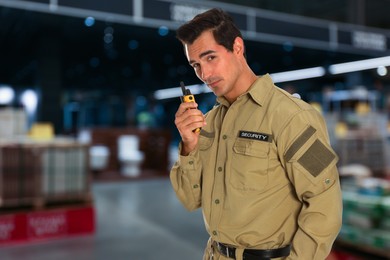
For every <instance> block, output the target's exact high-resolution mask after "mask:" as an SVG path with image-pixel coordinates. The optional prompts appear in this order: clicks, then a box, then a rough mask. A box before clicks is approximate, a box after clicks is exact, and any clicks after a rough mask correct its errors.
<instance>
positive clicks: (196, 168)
mask: <svg viewBox="0 0 390 260" xmlns="http://www.w3.org/2000/svg"><path fill="white" fill-rule="evenodd" d="M181 147H182V146H181V144H180V145H179V158H178V160H177V161H176V163H175V164H174V165H173V167H172V169H171V172H170V180H171V183H172V187H173V189H174V191H175V193H176V195H177V197H178V199H179V200H180V201H181V203H182V204H183V205H184V207H185V208H186V209H188V210H190V211H191V210H195V209H197V208H199V207H200V206H201V179H202V178H201V169H202V166H201V163H200V158H199V151H198V150H197V149H196V150H195V151H193V152H191V153H190V154H189V155H188V156H182V155H180V151H181Z"/></svg>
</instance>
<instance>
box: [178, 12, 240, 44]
mask: <svg viewBox="0 0 390 260" xmlns="http://www.w3.org/2000/svg"><path fill="white" fill-rule="evenodd" d="M207 30H211V31H212V33H213V35H214V39H215V41H216V42H217V43H218V44H220V45H222V46H224V47H225V48H226V49H227V50H229V51H233V43H234V40H235V39H236V37H240V38H242V35H241V32H240V30H239V29H238V28H237V26H236V25H235V24H234V22H233V19H232V17H231V16H230V15H228V14H227V13H226V12H224V11H222V10H221V9H218V8H213V9H210V10H208V11H206V12H204V13H201V14H198V15H196V16H195V17H194V18H193V19H192V20H191V21H189V22H187V23H185V24H183V25H182V26H181V27H179V29H177V31H176V37H177V38H178V39H179V40H180V41H181V42H182V43H187V44H192V43H193V42H194V41H195V40H196V39H197V38H198V37H199V36H200V35H201V34H202V33H203V32H204V31H207Z"/></svg>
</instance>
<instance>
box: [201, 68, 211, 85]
mask: <svg viewBox="0 0 390 260" xmlns="http://www.w3.org/2000/svg"><path fill="white" fill-rule="evenodd" d="M210 76H211V68H210V66H207V65H206V66H205V65H203V66H202V71H201V72H200V79H201V80H202V81H203V82H207V81H208V79H209V78H210Z"/></svg>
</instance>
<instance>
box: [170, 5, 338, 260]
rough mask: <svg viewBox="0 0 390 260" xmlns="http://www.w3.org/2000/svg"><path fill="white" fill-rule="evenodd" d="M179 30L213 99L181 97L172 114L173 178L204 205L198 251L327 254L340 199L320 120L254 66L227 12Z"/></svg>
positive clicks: (184, 195) (186, 200) (181, 193)
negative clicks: (202, 245) (206, 103)
mask: <svg viewBox="0 0 390 260" xmlns="http://www.w3.org/2000/svg"><path fill="white" fill-rule="evenodd" d="M177 37H178V39H179V40H180V41H181V42H182V44H183V46H184V50H185V54H186V57H187V59H188V61H189V63H190V65H191V66H192V67H193V68H194V70H195V73H196V75H197V76H198V77H199V79H201V80H202V81H203V82H204V83H206V84H207V85H208V87H209V88H210V89H211V90H212V91H213V92H214V94H215V95H216V96H217V102H218V105H216V106H215V107H214V108H213V109H211V110H210V111H209V112H208V113H207V114H206V115H203V114H202V113H201V112H200V111H199V110H198V109H196V108H197V104H196V103H195V102H189V103H182V104H180V106H179V108H178V110H177V112H176V115H175V124H176V127H177V129H178V131H179V133H180V135H181V138H182V140H181V143H180V145H179V152H180V155H179V159H178V161H177V162H176V163H175V165H174V166H173V168H172V170H171V173H170V178H171V183H172V186H173V188H174V190H175V192H176V194H177V196H178V198H179V199H180V201H181V202H182V203H183V205H184V206H185V207H186V208H187V209H188V210H195V209H197V208H200V207H201V208H202V210H203V216H204V221H205V225H206V229H207V231H208V233H209V234H210V239H209V241H208V245H207V247H206V250H205V253H204V258H203V259H245V260H255V259H271V258H277V259H299V260H302V259H307V260H313V259H325V258H326V257H327V255H328V254H329V253H330V250H331V248H332V244H333V242H334V240H335V238H336V236H337V234H338V232H339V230H340V227H341V215H342V203H341V191H340V183H339V176H338V171H337V168H336V163H337V156H336V154H335V153H334V151H333V150H332V148H331V147H330V145H329V139H328V133H327V128H326V124H325V122H324V119H323V118H322V116H321V115H320V114H319V112H318V111H317V110H315V109H314V108H313V107H312V106H310V105H309V104H307V103H305V102H304V101H302V100H300V99H298V98H295V97H293V96H292V95H290V94H289V93H287V92H285V91H284V90H282V89H280V88H278V87H276V86H275V85H274V84H273V82H272V79H271V77H270V76H269V75H264V76H256V75H255V74H254V73H253V71H252V70H251V69H250V68H249V66H248V64H247V62H246V58H245V48H244V42H243V39H242V36H241V33H240V32H239V30H238V29H237V28H236V26H235V25H234V23H233V21H232V19H231V18H230V17H229V16H228V15H227V14H226V13H225V12H224V11H222V10H220V9H211V10H209V11H206V12H204V13H202V14H199V15H197V16H196V17H194V18H193V20H191V21H190V22H188V23H186V24H184V25H182V26H181V27H180V28H179V29H178V31H177ZM196 128H201V131H200V132H198V131H193V130H194V129H196Z"/></svg>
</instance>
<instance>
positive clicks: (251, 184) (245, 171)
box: [230, 139, 270, 191]
mask: <svg viewBox="0 0 390 260" xmlns="http://www.w3.org/2000/svg"><path fill="white" fill-rule="evenodd" d="M269 152H270V143H268V142H261V141H257V140H247V139H237V141H236V142H235V144H234V146H233V155H232V156H233V157H232V164H231V167H230V184H231V185H232V186H233V187H234V188H235V189H238V190H242V191H261V190H262V189H263V188H264V187H265V186H267V185H268V182H269V176H268V165H269Z"/></svg>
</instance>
